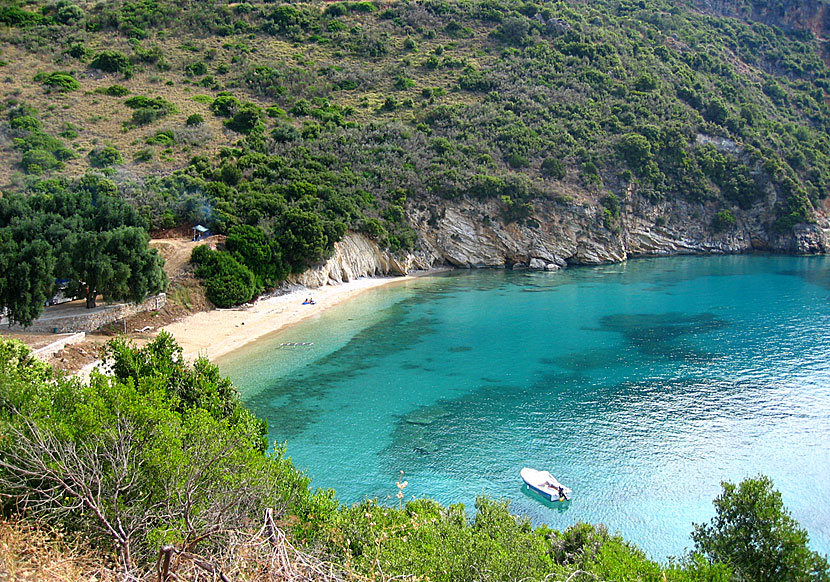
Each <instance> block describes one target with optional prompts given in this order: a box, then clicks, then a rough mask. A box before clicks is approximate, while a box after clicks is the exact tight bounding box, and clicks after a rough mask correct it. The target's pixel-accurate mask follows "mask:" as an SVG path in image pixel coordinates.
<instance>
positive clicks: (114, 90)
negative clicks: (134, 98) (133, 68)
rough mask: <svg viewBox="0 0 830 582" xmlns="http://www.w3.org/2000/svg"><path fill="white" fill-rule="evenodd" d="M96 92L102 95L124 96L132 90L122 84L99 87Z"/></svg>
mask: <svg viewBox="0 0 830 582" xmlns="http://www.w3.org/2000/svg"><path fill="white" fill-rule="evenodd" d="M95 92H96V93H101V94H102V95H109V96H110V97H123V96H125V95H129V94H130V90H129V89H127V88H126V87H123V86H121V85H110V86H109V87H99V88H98V89H95Z"/></svg>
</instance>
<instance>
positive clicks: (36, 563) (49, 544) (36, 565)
mask: <svg viewBox="0 0 830 582" xmlns="http://www.w3.org/2000/svg"><path fill="white" fill-rule="evenodd" d="M117 579H118V577H117V575H116V572H115V571H114V570H113V569H112V563H111V559H110V558H109V557H108V556H107V555H105V554H103V553H101V552H98V551H96V550H95V549H94V548H90V547H89V546H88V545H87V546H84V545H83V544H82V543H80V542H79V541H76V540H70V539H68V538H67V537H66V536H64V534H62V533H61V532H60V531H57V530H54V529H52V528H50V527H48V526H46V525H43V524H30V523H26V522H20V521H0V582H18V581H19V582H23V581H27V582H28V581H32V582H52V581H54V582H85V581H89V582H92V581H95V582H109V581H115V580H117Z"/></svg>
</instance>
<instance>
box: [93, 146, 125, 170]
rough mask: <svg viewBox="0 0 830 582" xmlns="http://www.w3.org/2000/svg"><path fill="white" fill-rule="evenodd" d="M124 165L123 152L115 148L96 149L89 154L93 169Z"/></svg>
mask: <svg viewBox="0 0 830 582" xmlns="http://www.w3.org/2000/svg"><path fill="white" fill-rule="evenodd" d="M123 163H124V158H123V157H121V152H119V151H118V149H117V148H115V147H113V146H104V147H102V148H95V149H93V150H92V151H90V152H89V165H90V166H92V167H93V168H107V167H109V166H115V165H117V164H123Z"/></svg>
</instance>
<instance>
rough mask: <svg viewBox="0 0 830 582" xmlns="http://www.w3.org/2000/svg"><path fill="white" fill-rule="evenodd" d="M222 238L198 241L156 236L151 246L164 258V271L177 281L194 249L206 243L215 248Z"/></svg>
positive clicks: (188, 262)
mask: <svg viewBox="0 0 830 582" xmlns="http://www.w3.org/2000/svg"><path fill="white" fill-rule="evenodd" d="M220 238H221V237H217V236H212V237H210V238H207V239H205V240H201V241H196V242H194V241H192V240H190V239H188V238H155V239H153V240H151V241H150V246H151V247H152V248H154V249H157V250H158V252H159V254H160V255H161V256H162V258H164V272H165V273H167V276H168V277H169V278H170V280H171V281H175V280H176V279H177V278H179V277H180V276H181V275H182V274H183V273H184V272H185V271H186V270H187V266H188V265H189V264H190V255H191V253H193V249H195V248H196V247H197V246H199V245H205V244H209V245H211V247H214V248H215V247H216V245H217V244H218V243H219V242H222V241H221V240H220Z"/></svg>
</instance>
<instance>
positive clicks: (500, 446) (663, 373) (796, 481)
mask: <svg viewBox="0 0 830 582" xmlns="http://www.w3.org/2000/svg"><path fill="white" fill-rule="evenodd" d="M290 342H313V346H298V347H285V346H281V344H285V343H290ZM218 363H219V365H220V367H221V369H222V371H223V372H224V373H226V374H228V375H230V376H231V377H232V379H233V380H234V381H235V382H236V383H237V385H238V386H239V387H240V389H241V391H242V394H243V399H244V400H245V401H246V403H247V404H248V405H249V406H251V407H252V408H253V410H254V411H255V412H256V413H257V414H258V415H260V416H263V417H265V418H267V419H268V422H269V426H270V430H271V438H272V439H273V440H276V441H279V442H286V443H287V447H288V453H289V455H290V456H291V457H292V458H293V459H294V462H295V464H296V465H297V466H298V467H299V468H301V469H305V470H307V471H308V473H309V475H310V476H311V477H312V479H313V485H314V486H317V487H324V488H329V487H331V488H334V489H336V491H337V494H338V498H339V499H340V500H341V501H343V502H355V501H359V500H361V499H364V498H366V497H377V498H379V499H380V500H381V501H385V500H386V499H387V498H390V500H389V503H392V502H393V501H396V500H394V498H393V497H391V496H393V495H394V494H395V493H397V488H396V487H395V481H396V480H397V479H398V478H399V471H401V470H403V471H405V476H404V478H405V479H406V480H407V481H408V482H409V485H408V487H407V488H406V491H405V493H406V494H407V497H409V496H411V495H415V496H418V497H422V496H428V497H432V498H435V499H437V500H438V501H440V502H442V503H445V504H448V503H456V502H463V503H465V504H467V505H468V507H472V506H473V504H474V501H475V498H476V496H477V495H479V494H481V493H486V494H488V495H490V496H493V497H498V498H507V499H510V501H511V508H512V510H513V511H514V512H516V513H519V514H523V515H526V516H528V517H529V518H531V519H532V520H533V521H534V523H537V524H538V523H547V524H550V525H551V526H553V527H556V528H565V527H567V526H569V525H571V524H573V523H575V522H577V521H588V522H592V523H598V522H602V523H604V524H606V525H607V526H608V528H609V529H610V530H611V531H619V532H621V533H622V534H623V535H624V536H625V537H626V538H627V539H629V540H631V541H633V542H635V543H637V544H638V545H639V546H640V547H641V548H643V549H644V550H646V552H648V553H649V555H651V556H652V557H653V558H656V559H661V560H662V559H665V558H666V557H668V556H677V555H680V554H681V553H682V552H683V551H684V549H685V548H689V547H690V546H691V540H690V538H689V533H690V532H691V531H692V523H693V522H696V523H700V522H703V521H706V520H708V519H709V518H710V517H711V516H712V515H713V513H714V510H713V507H712V500H713V499H714V498H715V497H716V496H717V495H718V494H719V492H720V485H719V483H720V481H721V480H731V481H738V480H740V479H742V478H744V477H747V476H752V475H757V474H759V473H764V474H766V475H768V476H770V477H771V478H772V479H773V481H774V482H775V485H776V487H777V488H778V489H779V490H780V491H781V492H782V494H783V497H784V502H785V504H786V505H787V507H788V508H789V509H790V510H791V512H792V513H793V515H794V516H795V518H796V519H797V520H798V521H799V522H800V523H801V524H802V525H803V526H804V527H805V528H806V529H807V530H808V532H809V534H810V537H811V545H812V547H813V548H814V549H816V550H818V551H820V552H822V553H828V552H829V551H830V258H824V257H777V256H773V257H767V256H728V257H674V258H664V259H641V260H634V261H629V262H628V263H626V264H621V265H611V266H603V267H584V268H569V269H567V270H565V271H563V272H560V273H536V272H533V273H531V272H528V273H520V272H519V273H517V272H504V271H472V272H469V271H464V272H453V273H449V274H446V275H441V276H435V277H425V278H419V279H415V280H412V281H409V282H403V283H400V284H396V285H391V286H387V287H384V288H380V289H377V290H373V291H368V292H366V293H365V294H363V295H362V296H360V297H358V298H357V299H355V300H353V301H351V302H349V303H347V304H345V305H342V306H338V307H336V308H333V309H331V310H328V311H327V312H326V313H324V314H322V315H321V316H319V317H318V318H316V319H315V320H313V321H310V322H307V323H304V324H302V325H300V326H296V327H293V328H291V329H289V330H286V331H285V332H281V333H278V334H274V335H272V336H269V337H268V338H266V339H264V340H262V341H259V342H257V343H255V344H253V345H251V346H248V347H246V348H244V349H242V350H239V351H237V352H234V353H232V354H230V355H228V356H226V357H224V358H222V359H221V360H219V362H218ZM524 466H529V467H535V468H540V469H548V470H550V471H551V472H552V473H553V474H554V475H555V476H557V477H558V478H559V479H560V480H561V481H562V482H563V483H565V484H566V485H568V486H569V487H571V488H572V489H573V490H574V496H573V500H572V501H571V502H569V503H565V504H559V503H545V502H542V501H541V500H540V499H539V498H538V497H535V496H534V495H532V494H530V493H529V492H527V491H526V490H525V489H524V488H523V487H522V483H521V481H520V479H519V470H520V469H521V468H522V467H524Z"/></svg>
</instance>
